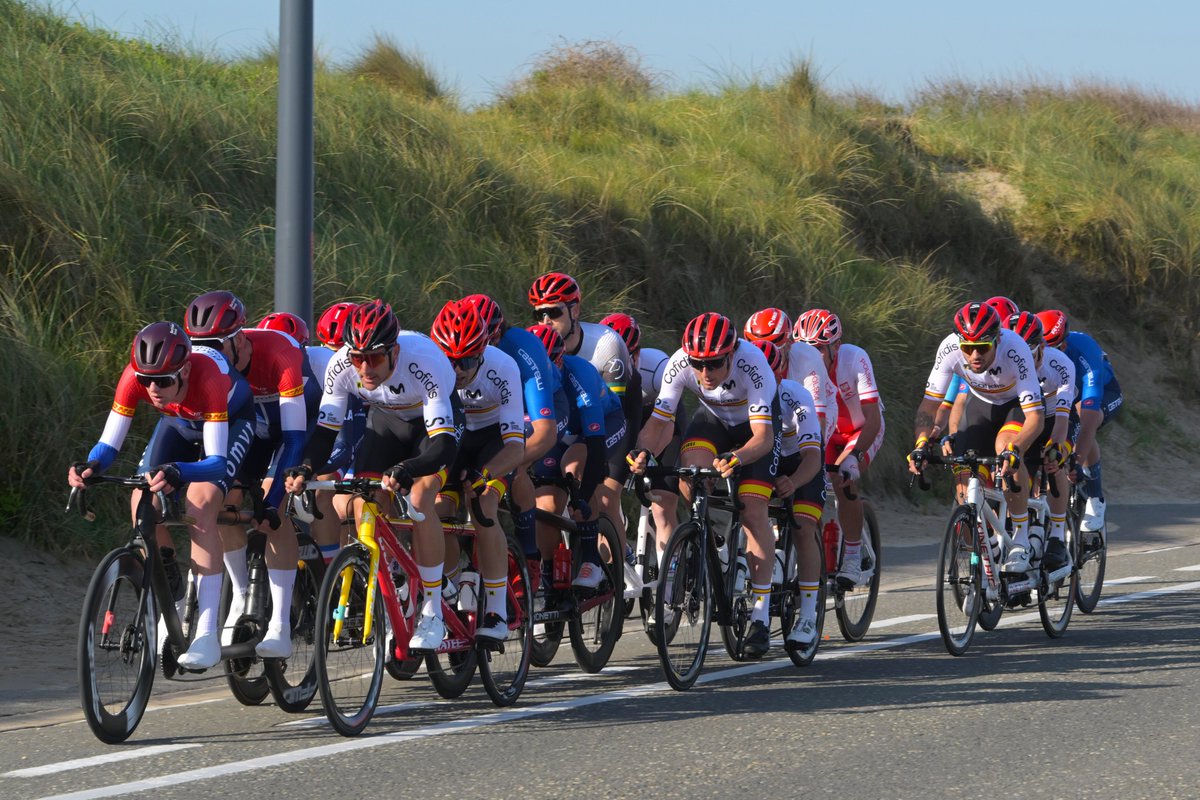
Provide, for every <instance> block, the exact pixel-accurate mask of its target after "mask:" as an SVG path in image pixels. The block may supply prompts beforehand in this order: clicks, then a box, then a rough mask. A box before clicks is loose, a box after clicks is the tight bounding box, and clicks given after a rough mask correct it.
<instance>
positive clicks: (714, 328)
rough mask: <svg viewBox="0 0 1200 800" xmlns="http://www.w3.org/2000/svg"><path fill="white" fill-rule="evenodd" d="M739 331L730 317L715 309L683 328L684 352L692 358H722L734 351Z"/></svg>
mask: <svg viewBox="0 0 1200 800" xmlns="http://www.w3.org/2000/svg"><path fill="white" fill-rule="evenodd" d="M736 345H737V333H736V332H735V331H734V327H733V323H732V322H730V321H729V317H724V316H721V315H720V314H717V313H715V312H713V311H709V312H707V313H704V314H701V315H700V316H698V317H696V318H695V319H693V320H692V321H691V322H689V323H688V324H687V327H686V328H684V329H683V352H685V353H687V354H688V356H689V357H691V358H720V357H721V356H727V355H729V354H730V353H732V352H733V348H734V347H735V346H736Z"/></svg>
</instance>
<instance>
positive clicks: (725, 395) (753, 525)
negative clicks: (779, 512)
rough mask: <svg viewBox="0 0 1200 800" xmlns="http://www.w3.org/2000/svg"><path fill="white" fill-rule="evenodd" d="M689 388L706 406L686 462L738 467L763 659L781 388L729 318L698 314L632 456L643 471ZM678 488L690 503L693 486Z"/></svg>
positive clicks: (755, 649)
mask: <svg viewBox="0 0 1200 800" xmlns="http://www.w3.org/2000/svg"><path fill="white" fill-rule="evenodd" d="M684 388H687V389H688V390H690V391H691V392H693V393H694V394H696V395H697V397H699V399H700V408H699V409H697V410H696V413H695V414H693V415H692V419H691V421H690V422H689V423H688V425H687V428H686V432H685V433H684V437H683V446H682V447H681V448H680V454H679V457H680V461H681V462H682V463H683V465H684V466H697V467H711V468H713V469H716V470H719V471H720V472H721V473H722V475H724V476H726V477H728V476H731V475H733V473H734V471H735V470H739V474H738V487H737V492H738V498H739V499H740V500H741V502H742V504H743V506H744V511H743V512H742V517H741V521H742V525H743V526H744V527H745V528H746V530H747V531H748V532H749V536H748V539H749V542H748V546H749V551H750V552H749V567H750V581H751V583H750V586H751V590H752V592H753V594H754V608H753V611H752V612H751V618H750V619H751V622H750V629H749V631H748V632H747V635H746V640H745V642H744V643H743V652H744V653H745V655H746V656H748V657H750V658H761V657H762V656H763V655H765V654H766V653H767V651H768V650H769V649H770V646H771V641H770V635H769V632H768V621H769V617H770V604H769V599H770V594H771V567H772V564H773V563H774V557H775V544H774V536H773V533H772V530H771V520H770V517H769V516H768V514H767V502H768V501H769V500H770V498H771V493H772V492H773V491H774V490H775V479H776V468H777V465H778V460H779V422H778V420H779V399H778V388H779V387H778V384H776V382H775V375H774V373H772V372H771V367H770V365H769V364H768V363H767V358H766V356H764V355H763V353H762V351H761V350H759V349H758V348H757V347H755V346H754V345H753V344H751V343H750V342H747V341H744V340H739V339H738V336H737V329H736V328H734V326H733V323H732V322H730V321H729V318H728V317H725V316H723V315H721V314H717V313H714V312H708V313H704V314H701V315H699V316H698V317H695V318H694V319H692V321H691V322H689V323H688V324H687V327H686V328H684V331H683V346H682V347H681V348H680V349H679V350H677V351H676V352H675V354H674V355H673V356H672V357H671V365H670V367H668V368H667V372H666V374H665V375H664V376H663V382H662V391H661V392H659V395H658V400H657V401H656V402H655V404H654V413H653V415H652V416H651V418H650V421H649V422H647V423H646V427H645V428H643V429H642V432H641V434H640V435H639V436H638V440H637V446H636V448H635V449H634V450H632V451H631V452H630V453H629V456H628V458H629V462H630V466H631V467H632V469H633V471H634V472H635V473H638V474H640V473H641V472H642V471H643V470H644V469H645V467H646V466H647V464H648V463H649V459H650V454H651V453H657V452H661V450H662V448H663V445H664V444H665V443H666V441H667V440H668V439H669V438H670V435H671V423H672V421H673V420H674V417H675V413H676V409H677V408H678V406H679V400H680V398H681V397H682V395H683V390H684ZM679 488H680V490H681V492H682V493H683V495H684V498H685V499H686V500H688V501H689V502H690V500H691V498H690V497H689V496H688V495H689V492H690V490H689V488H688V487H687V485H686V483H680V485H679ZM731 557H732V554H731Z"/></svg>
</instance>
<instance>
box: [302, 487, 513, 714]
mask: <svg viewBox="0 0 1200 800" xmlns="http://www.w3.org/2000/svg"><path fill="white" fill-rule="evenodd" d="M306 489H307V490H308V491H306V492H305V494H304V495H303V496H302V499H301V500H300V502H299V503H297V501H296V498H295V496H292V497H290V498H289V513H299V511H300V509H304V508H311V492H312V491H315V490H331V491H334V492H337V493H345V494H353V495H355V496H356V497H358V498H360V499H361V500H362V512H361V514H360V516H359V519H358V524H357V528H356V535H355V536H354V537H352V538H351V540H350V543H349V544H348V545H347V546H346V547H345V548H343V549H342V550H341V552H340V553H338V555H337V557H336V558H335V559H334V560H333V562H332V563H331V564H330V565H329V568H328V570H327V571H326V574H325V580H324V581H323V582H322V584H321V588H320V591H319V600H318V603H317V626H316V662H317V680H318V684H319V686H320V691H321V703H322V705H323V707H324V709H325V715H326V717H327V718H328V719H329V722H330V724H331V725H332V726H333V728H334V730H336V731H337V732H338V733H340V734H342V735H343V736H356V735H358V734H359V733H361V732H362V731H363V729H364V728H366V726H367V723H369V722H370V721H371V717H372V716H373V715H374V713H375V708H376V707H377V705H378V703H379V696H380V692H381V690H382V686H383V674H384V672H385V670H386V668H385V664H386V662H387V660H388V652H389V651H390V652H391V653H392V654H393V657H394V659H395V661H396V662H397V664H398V665H399V666H398V667H397V668H398V669H404V670H406V669H407V668H406V667H405V666H404V665H406V664H410V663H411V661H412V660H413V657H414V656H418V655H423V656H424V659H425V668H426V670H427V671H428V672H429V676H430V679H431V680H432V681H433V684H434V687H435V688H436V689H437V691H438V693H439V694H441V695H442V696H443V697H448V698H451V697H457V696H459V695H461V694H462V692H463V691H465V690H466V688H467V686H468V685H469V684H470V682H471V679H472V677H473V675H474V672H475V670H476V668H478V670H479V675H480V679H481V681H482V682H483V685H484V689H485V690H486V691H487V693H488V696H489V697H490V698H491V699H492V702H493V703H495V704H496V705H497V706H508V705H511V704H513V703H515V702H516V701H517V698H518V697H519V696H520V694H521V690H522V689H523V688H524V686H525V679H526V676H527V675H528V672H529V655H530V644H531V636H532V623H531V618H532V606H531V593H530V592H529V591H528V587H529V575H528V573H527V571H526V569H525V559H524V557H523V555H522V554H521V550H520V548H519V547H518V546H517V544H516V542H515V541H513V540H512V539H509V540H508V586H507V589H508V598H509V603H508V608H507V612H508V613H507V616H508V636H507V638H505V639H503V640H501V641H499V642H492V641H490V640H488V641H481V642H477V641H476V640H475V628H476V625H477V623H478V621H479V620H480V619H482V614H483V610H484V603H485V602H486V599H485V598H484V597H483V596H482V595H483V593H479V597H478V598H477V602H476V604H475V605H474V606H467V607H462V608H455V607H452V606H451V605H450V604H449V603H448V602H447V598H446V597H445V595H441V596H439V598H438V602H439V603H441V606H442V619H443V620H444V622H445V625H446V637H445V638H444V639H443V640H442V643H441V644H440V645H439V646H438V647H437V649H436V650H434V651H433V652H427V653H416V652H413V651H410V650H409V648H408V642H409V639H410V638H411V637H412V633H413V630H414V629H415V626H416V622H417V619H416V617H417V612H418V610H419V600H420V598H419V597H418V595H417V593H416V592H415V591H414V590H413V587H416V586H419V585H420V572H419V571H418V568H417V563H416V561H415V560H414V559H413V557H412V554H411V553H410V552H409V550H408V548H407V547H405V546H404V544H403V542H402V535H403V534H404V533H405V532H406V531H405V525H406V524H405V523H404V522H402V521H401V518H404V517H408V518H409V520H410V523H409V524H411V521H416V522H420V521H421V520H422V519H423V517H422V516H421V515H420V514H419V513H418V512H417V511H416V510H415V509H411V508H409V506H408V503H407V502H406V500H405V499H404V498H403V497H402V496H398V495H393V496H392V502H393V503H394V505H395V507H396V511H397V516H396V517H391V516H389V515H387V514H385V513H384V510H383V508H382V507H381V505H380V503H379V501H377V500H376V493H377V492H379V491H380V490H381V486H380V483H379V481H378V480H373V479H368V478H351V479H347V480H325V481H309V482H308V483H307V484H306ZM408 530H409V531H410V530H411V528H408ZM453 530H454V532H456V533H460V534H464V535H465V534H467V533H468V531H470V533H471V534H473V529H468V528H466V527H465V526H463V527H462V528H454V529H453ZM442 658H445V659H446V661H445V662H444V663H443V662H442V661H441V659H442Z"/></svg>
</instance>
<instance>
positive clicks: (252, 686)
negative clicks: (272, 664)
mask: <svg viewBox="0 0 1200 800" xmlns="http://www.w3.org/2000/svg"><path fill="white" fill-rule="evenodd" d="M232 604H233V589H232V588H231V585H230V583H229V576H228V575H226V576H225V578H224V580H223V581H222V583H221V604H220V606H219V610H218V615H219V616H218V618H219V619H223V620H226V621H227V623H226V624H228V620H229V616H230V607H231V606H232ZM267 605H268V607H269V606H270V603H269V602H268V604H267ZM267 613H268V614H269V613H270V611H269V610H268V611H267ZM256 635H257V631H256V630H255V628H254V627H253V626H250V625H249V624H248V623H243V622H242V621H241V620H238V621H237V622H236V623H235V624H234V626H233V633H232V635H231V636H230V642H231V643H232V644H240V643H241V642H245V641H249V640H251V639H253V638H255V636H256ZM221 668H222V669H223V670H224V672H225V682H226V683H227V684H228V685H229V692H230V694H232V695H233V697H234V699H235V700H237V701H238V702H239V703H241V704H242V705H244V706H257V705H261V704H262V702H263V701H264V700H266V699H267V697H268V696H270V694H271V686H270V683H269V682H268V681H267V675H266V666H265V664H264V660H263V659H261V658H258V657H257V656H248V657H246V658H227V659H225V660H224V661H223V662H222V666H221Z"/></svg>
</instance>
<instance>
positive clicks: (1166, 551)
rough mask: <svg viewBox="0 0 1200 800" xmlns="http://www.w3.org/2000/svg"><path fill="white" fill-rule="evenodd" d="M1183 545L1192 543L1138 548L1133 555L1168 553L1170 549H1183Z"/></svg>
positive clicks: (1188, 545)
mask: <svg viewBox="0 0 1200 800" xmlns="http://www.w3.org/2000/svg"><path fill="white" fill-rule="evenodd" d="M1185 547H1192V545H1190V544H1177V545H1174V546H1172V547H1160V548H1158V549H1157V550H1138V551H1137V553H1135V554H1134V555H1139V556H1149V555H1153V554H1154V553H1169V552H1171V551H1172V550H1182V549H1183V548H1185Z"/></svg>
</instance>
